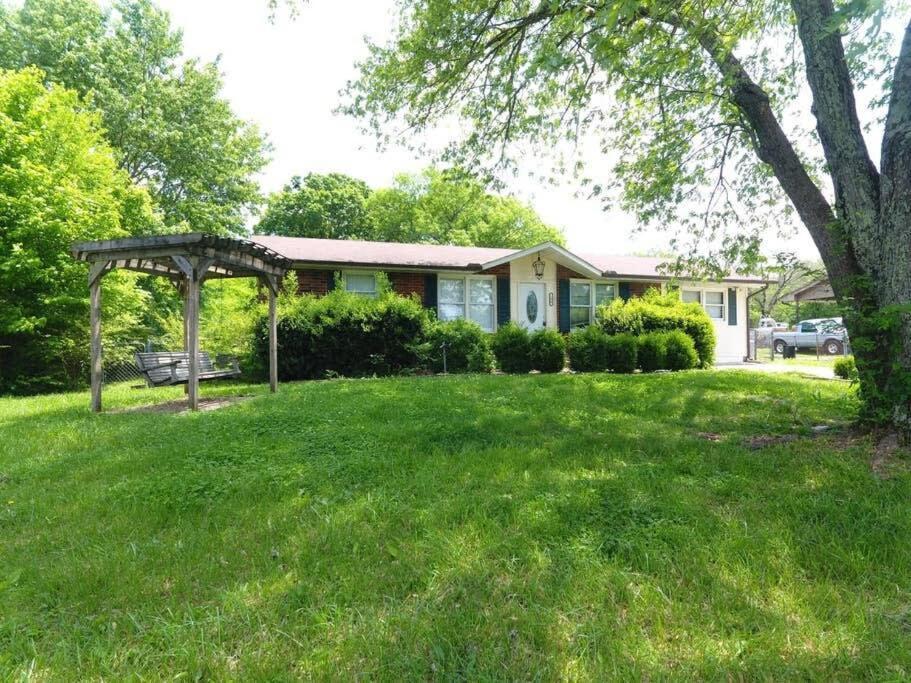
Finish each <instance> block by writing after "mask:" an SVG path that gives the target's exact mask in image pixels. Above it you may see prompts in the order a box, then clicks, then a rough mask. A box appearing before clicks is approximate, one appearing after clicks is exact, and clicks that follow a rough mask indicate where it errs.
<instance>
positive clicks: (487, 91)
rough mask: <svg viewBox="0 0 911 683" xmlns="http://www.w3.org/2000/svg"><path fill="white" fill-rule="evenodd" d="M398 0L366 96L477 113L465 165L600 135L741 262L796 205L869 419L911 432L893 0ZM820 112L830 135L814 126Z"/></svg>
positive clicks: (385, 107)
mask: <svg viewBox="0 0 911 683" xmlns="http://www.w3.org/2000/svg"><path fill="white" fill-rule="evenodd" d="M398 4H399V7H400V10H401V11H400V24H399V28H398V31H397V34H396V35H395V37H394V39H393V40H392V41H391V43H390V44H388V45H384V46H373V49H372V50H371V53H370V56H369V57H368V59H367V60H366V61H365V62H364V63H363V64H362V65H361V77H360V78H359V79H358V81H356V82H355V83H354V84H353V85H352V86H351V90H350V100H349V102H348V105H347V109H348V111H349V112H351V113H352V114H355V115H357V116H362V117H365V118H366V119H367V120H368V121H369V122H370V123H371V124H372V125H373V126H374V127H375V128H376V129H377V130H378V131H379V130H381V129H382V128H383V127H386V126H388V125H390V123H391V122H394V121H401V122H403V123H404V124H405V125H407V126H408V130H409V134H410V135H411V136H413V134H414V131H416V130H420V129H422V128H425V127H427V126H428V125H431V124H433V123H435V122H437V121H440V120H441V119H444V118H445V119H447V120H451V119H452V118H453V117H459V118H460V119H461V120H462V121H464V122H466V124H468V125H466V126H462V127H460V130H466V131H468V134H467V135H466V136H465V137H464V138H462V139H458V140H455V141H454V145H453V146H452V148H451V149H450V150H449V154H448V157H449V158H451V159H455V160H457V161H458V160H459V159H462V160H465V161H464V162H463V163H468V162H470V161H471V160H474V159H478V160H480V162H481V163H485V164H493V163H495V162H496V161H497V160H504V162H505V163H510V162H515V159H514V158H513V155H512V153H511V150H515V149H516V147H515V145H513V144H512V143H513V142H514V141H517V140H534V141H536V142H537V143H539V144H543V145H546V146H547V147H548V148H551V147H554V148H558V147H559V144H560V143H561V142H563V141H566V140H569V141H572V142H575V141H578V140H583V141H585V142H589V141H590V142H591V143H594V144H598V145H599V146H600V149H601V150H603V151H604V152H605V153H606V152H611V153H613V154H616V155H617V159H618V161H617V163H616V165H615V168H614V171H615V183H614V184H612V186H611V187H612V189H613V190H614V191H613V192H611V193H609V196H614V195H617V196H619V198H620V200H621V203H622V205H623V206H624V207H625V208H626V209H627V210H630V211H632V212H634V213H635V214H636V215H637V216H638V217H639V218H640V219H641V221H642V222H643V223H645V224H671V225H673V224H678V225H682V226H683V228H684V230H685V232H686V233H687V234H689V235H690V236H691V238H692V240H693V242H694V243H697V244H702V243H707V242H709V241H710V242H712V243H717V244H720V245H721V247H720V249H718V250H716V252H717V253H716V254H715V256H718V257H720V259H721V260H723V261H727V262H733V261H735V260H740V261H746V263H747V265H749V264H750V262H751V261H755V259H756V257H757V256H758V254H759V250H758V248H757V247H758V243H759V241H760V240H761V237H762V235H763V234H764V232H765V231H766V230H767V229H769V227H770V224H776V223H778V222H779V221H780V220H782V218H784V219H788V216H787V215H784V216H783V215H782V212H781V211H775V210H774V209H775V208H776V207H785V208H786V209H787V210H786V211H784V212H783V213H784V214H788V213H790V211H789V210H793V211H796V214H797V216H798V217H799V220H800V222H801V223H802V224H803V226H804V227H805V228H806V230H807V231H808V232H809V233H810V235H811V237H812V238H813V240H814V242H815V244H816V247H817V249H818V250H819V253H820V255H821V257H822V260H823V263H824V265H825V268H826V271H827V273H828V275H829V279H830V281H831V283H832V286H833V289H834V290H835V293H836V296H837V297H838V300H839V302H840V303H841V304H842V306H843V307H844V308H846V309H847V310H848V312H849V313H850V315H849V316H848V326H849V329H850V331H851V334H852V339H853V340H854V347H855V352H856V356H857V366H858V372H859V375H860V387H861V395H862V397H863V399H864V403H865V409H866V410H865V415H866V417H867V418H869V419H871V420H873V421H876V422H880V423H891V424H892V425H894V426H895V427H896V428H897V430H898V431H899V432H900V433H901V434H902V435H904V436H905V437H908V436H911V310H909V302H911V135H909V133H908V131H909V129H911V106H909V102H911V26H909V28H908V30H906V31H905V35H904V40H903V41H902V43H901V47H900V50H899V53H898V55H897V56H896V57H893V56H892V55H890V53H889V47H890V44H891V42H890V36H889V35H888V31H885V30H883V28H884V24H885V20H886V19H888V16H887V10H888V9H889V8H890V7H891V6H890V5H888V4H886V3H881V2H867V1H864V0H860V1H857V2H847V1H846V2H840V3H838V5H837V6H836V5H835V4H834V3H833V0H790V2H779V1H777V0H757V1H755V2H741V3H729V2H722V1H721V0H703V1H701V2H679V1H678V0H674V1H670V0H602V1H597V0H596V1H591V0H586V1H585V2H581V1H576V0H540V1H535V2H532V1H530V0H514V1H510V2H503V1H502V0H465V2H460V3H451V2H448V1H447V0H399V2H398ZM788 46H793V48H794V49H788ZM857 85H860V86H870V87H871V88H872V89H871V90H870V91H869V92H872V102H871V104H870V107H869V109H870V112H871V116H870V118H869V119H868V121H867V122H868V123H871V122H875V120H876V119H877V118H880V119H881V120H882V122H883V126H884V128H883V130H884V132H883V135H882V139H881V142H880V154H879V162H878V164H877V163H875V162H874V160H873V158H872V157H871V154H870V153H869V151H868V149H867V145H866V142H865V140H864V136H863V129H862V123H861V120H860V117H859V116H858V107H857V104H856V100H855V87H856V86H857ZM810 113H812V114H813V115H814V116H815V124H816V125H815V134H811V133H808V131H805V130H803V128H802V125H801V124H802V122H803V121H804V120H807V119H808V118H809V114H810ZM583 136H584V137H583ZM592 189H593V190H594V191H595V192H596V193H597V192H600V191H602V189H603V188H601V187H600V186H597V185H594V186H593V188H592ZM609 189H610V188H609ZM785 197H787V199H788V200H789V202H790V203H789V204H787V203H786V202H785V201H784V198H785ZM725 225H735V226H740V227H741V228H742V229H743V231H744V232H745V233H746V234H745V235H740V236H738V235H732V234H730V233H728V232H726V231H725V230H724V226H725ZM722 265H723V264H722Z"/></svg>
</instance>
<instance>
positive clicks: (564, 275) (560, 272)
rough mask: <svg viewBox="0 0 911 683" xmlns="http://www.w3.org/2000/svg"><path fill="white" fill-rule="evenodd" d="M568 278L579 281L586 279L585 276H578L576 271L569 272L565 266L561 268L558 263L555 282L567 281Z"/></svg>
mask: <svg viewBox="0 0 911 683" xmlns="http://www.w3.org/2000/svg"><path fill="white" fill-rule="evenodd" d="M570 278H578V279H580V280H585V279H587V278H586V276H585V275H580V274H579V273H577V272H576V271H574V270H570V269H569V268H567V267H566V266H561V265H560V264H559V263H558V264H557V281H558V282H559V281H560V280H568V279H570Z"/></svg>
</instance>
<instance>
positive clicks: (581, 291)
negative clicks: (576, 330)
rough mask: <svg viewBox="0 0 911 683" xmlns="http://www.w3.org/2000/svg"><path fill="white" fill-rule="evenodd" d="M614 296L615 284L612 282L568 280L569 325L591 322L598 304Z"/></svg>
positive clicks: (581, 325) (583, 325)
mask: <svg viewBox="0 0 911 683" xmlns="http://www.w3.org/2000/svg"><path fill="white" fill-rule="evenodd" d="M616 296H617V285H616V284H615V283H613V282H583V281H572V282H570V283H569V326H570V327H585V326H586V325H589V324H591V322H592V320H594V318H595V310H596V309H597V308H598V306H600V305H601V304H603V303H606V302H608V301H611V300H612V299H613V298H614V297H616Z"/></svg>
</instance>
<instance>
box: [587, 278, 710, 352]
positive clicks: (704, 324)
mask: <svg viewBox="0 0 911 683" xmlns="http://www.w3.org/2000/svg"><path fill="white" fill-rule="evenodd" d="M597 320H598V324H599V325H600V326H601V328H602V329H603V330H604V331H605V332H607V334H620V333H623V332H628V333H630V334H634V335H637V336H641V335H644V334H646V333H648V332H671V331H673V330H682V331H683V332H685V333H686V334H687V335H689V336H690V338H691V339H692V340H693V344H694V345H695V347H696V353H697V354H698V357H699V366H700V367H703V368H706V367H710V366H711V365H712V363H713V362H714V360H715V325H714V323H713V322H712V319H711V318H709V316H708V315H707V314H706V312H705V311H704V310H703V308H702V306H700V305H699V304H695V303H691V304H685V303H683V302H682V301H680V298H679V296H677V294H676V293H675V292H669V293H668V294H661V293H660V292H658V291H656V290H649V291H647V292H646V293H645V296H643V297H641V298H638V297H636V298H632V299H629V300H627V301H623V300H622V299H615V300H613V301H612V302H610V303H609V304H604V305H602V306H601V307H599V308H598V313H597Z"/></svg>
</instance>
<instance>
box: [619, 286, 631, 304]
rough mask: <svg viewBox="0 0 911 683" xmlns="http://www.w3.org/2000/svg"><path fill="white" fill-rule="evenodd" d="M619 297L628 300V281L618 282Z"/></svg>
mask: <svg viewBox="0 0 911 683" xmlns="http://www.w3.org/2000/svg"><path fill="white" fill-rule="evenodd" d="M620 298H621V299H623V300H624V301H629V282H621V283H620Z"/></svg>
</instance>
